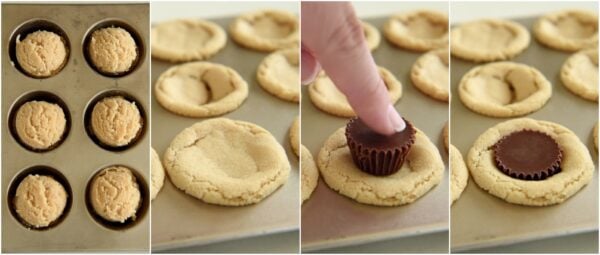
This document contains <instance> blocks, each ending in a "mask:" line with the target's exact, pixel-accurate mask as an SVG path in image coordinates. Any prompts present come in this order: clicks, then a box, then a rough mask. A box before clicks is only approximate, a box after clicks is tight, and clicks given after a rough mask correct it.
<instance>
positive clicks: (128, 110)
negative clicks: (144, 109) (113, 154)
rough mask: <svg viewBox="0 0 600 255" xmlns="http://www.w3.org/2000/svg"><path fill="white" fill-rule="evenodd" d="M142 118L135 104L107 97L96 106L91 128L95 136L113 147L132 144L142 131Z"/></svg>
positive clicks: (121, 98)
mask: <svg viewBox="0 0 600 255" xmlns="http://www.w3.org/2000/svg"><path fill="white" fill-rule="evenodd" d="M142 123H143V120H142V116H141V114H140V110H139V109H138V108H137V106H136V105H135V102H130V101H127V99H125V98H123V97H121V96H114V97H106V98H104V99H102V100H101V101H99V102H97V103H96V105H94V109H93V110H92V117H91V126H92V131H93V132H94V135H95V136H96V137H97V138H98V140H100V142H102V143H103V144H106V145H108V146H111V147H121V146H126V145H128V144H130V143H131V142H132V141H133V140H134V139H135V138H136V137H137V136H138V135H139V134H140V132H141V130H142Z"/></svg>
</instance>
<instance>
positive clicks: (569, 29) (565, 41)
mask: <svg viewBox="0 0 600 255" xmlns="http://www.w3.org/2000/svg"><path fill="white" fill-rule="evenodd" d="M533 34H534V35H535V37H536V38H537V40H538V41H539V42H540V43H542V44H544V45H546V46H548V47H550V48H554V49H557V50H563V51H578V50H582V49H585V48H596V47H598V15H597V14H595V13H592V12H588V11H583V10H563V11H558V12H553V13H550V14H546V15H544V16H542V17H540V18H539V19H538V20H537V21H536V22H535V24H534V25H533Z"/></svg>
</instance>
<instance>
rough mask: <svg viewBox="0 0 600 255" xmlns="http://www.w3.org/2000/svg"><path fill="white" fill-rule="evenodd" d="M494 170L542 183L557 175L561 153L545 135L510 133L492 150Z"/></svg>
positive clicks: (549, 137)
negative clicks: (496, 167) (496, 168)
mask: <svg viewBox="0 0 600 255" xmlns="http://www.w3.org/2000/svg"><path fill="white" fill-rule="evenodd" d="M493 149H494V161H495V162H496V166H498V168H499V169H500V170H501V171H502V172H503V173H505V174H506V175H508V176H510V177H512V178H516V179H521V180H535V181H539V180H544V179H546V178H548V177H550V176H552V175H554V174H556V173H558V172H560V170H561V169H560V162H561V160H562V151H561V149H560V147H559V146H558V143H556V141H555V140H554V139H553V138H552V137H551V136H549V135H547V134H545V133H542V132H539V131H533V130H521V131H517V132H513V133H511V134H509V135H507V136H504V137H503V138H502V139H500V140H499V141H498V142H497V143H496V144H495V145H494V147H493Z"/></svg>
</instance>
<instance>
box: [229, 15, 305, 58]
mask: <svg viewBox="0 0 600 255" xmlns="http://www.w3.org/2000/svg"><path fill="white" fill-rule="evenodd" d="M298 27H299V25H298V18H297V17H296V16H295V15H294V14H292V13H290V12H287V11H281V10H263V11H257V12H251V13H247V14H244V15H241V16H239V17H238V18H236V19H235V20H234V21H233V22H232V23H231V25H230V26H229V33H230V34H231V38H233V40H234V41H235V42H237V43H238V44H240V45H242V46H244V47H246V48H249V49H253V50H258V51H274V50H281V49H285V48H291V47H299V45H298V40H299V37H300V36H299V34H300V32H299V28H298Z"/></svg>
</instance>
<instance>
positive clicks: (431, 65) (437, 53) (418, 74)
mask: <svg viewBox="0 0 600 255" xmlns="http://www.w3.org/2000/svg"><path fill="white" fill-rule="evenodd" d="M448 64H449V62H448V49H437V50H433V51H430V52H427V53H425V54H423V55H422V56H421V57H419V58H418V59H417V61H416V62H415V63H414V64H413V66H412V69H411V70H410V79H411V80H412V84H413V85H414V86H415V87H416V88H417V89H419V90H420V91H421V92H423V93H425V94H426V95H428V96H430V97H432V98H434V99H437V100H440V101H445V102H448V97H449V94H450V93H449V88H448V87H449V84H450V83H449V82H448V70H449V68H448Z"/></svg>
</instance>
